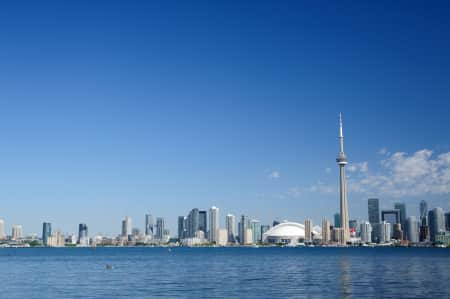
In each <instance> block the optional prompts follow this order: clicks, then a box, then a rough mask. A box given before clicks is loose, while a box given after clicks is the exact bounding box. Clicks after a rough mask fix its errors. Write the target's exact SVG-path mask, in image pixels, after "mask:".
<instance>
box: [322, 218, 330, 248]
mask: <svg viewBox="0 0 450 299" xmlns="http://www.w3.org/2000/svg"><path fill="white" fill-rule="evenodd" d="M330 240H331V231H330V221H328V220H327V219H323V220H322V244H324V245H325V244H328V243H329V242H330Z"/></svg>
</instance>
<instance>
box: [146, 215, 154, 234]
mask: <svg viewBox="0 0 450 299" xmlns="http://www.w3.org/2000/svg"><path fill="white" fill-rule="evenodd" d="M145 235H146V236H153V216H152V214H145Z"/></svg>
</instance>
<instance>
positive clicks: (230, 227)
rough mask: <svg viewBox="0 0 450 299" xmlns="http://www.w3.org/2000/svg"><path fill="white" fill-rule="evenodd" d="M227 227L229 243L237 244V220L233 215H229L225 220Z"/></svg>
mask: <svg viewBox="0 0 450 299" xmlns="http://www.w3.org/2000/svg"><path fill="white" fill-rule="evenodd" d="M225 226H226V228H227V235H228V243H234V242H236V218H235V217H234V215H232V214H228V215H227V216H226V218H225Z"/></svg>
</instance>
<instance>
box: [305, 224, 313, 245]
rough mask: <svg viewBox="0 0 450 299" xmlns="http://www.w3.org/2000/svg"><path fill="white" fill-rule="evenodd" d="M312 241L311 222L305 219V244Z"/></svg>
mask: <svg viewBox="0 0 450 299" xmlns="http://www.w3.org/2000/svg"><path fill="white" fill-rule="evenodd" d="M311 241H312V220H311V219H306V220H305V242H311Z"/></svg>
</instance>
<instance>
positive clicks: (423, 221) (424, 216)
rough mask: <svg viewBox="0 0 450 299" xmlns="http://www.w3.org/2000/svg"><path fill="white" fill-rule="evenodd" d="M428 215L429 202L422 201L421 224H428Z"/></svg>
mask: <svg viewBox="0 0 450 299" xmlns="http://www.w3.org/2000/svg"><path fill="white" fill-rule="evenodd" d="M427 217H428V204H427V202H426V201H425V200H421V201H420V219H419V220H420V223H421V225H427Z"/></svg>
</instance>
